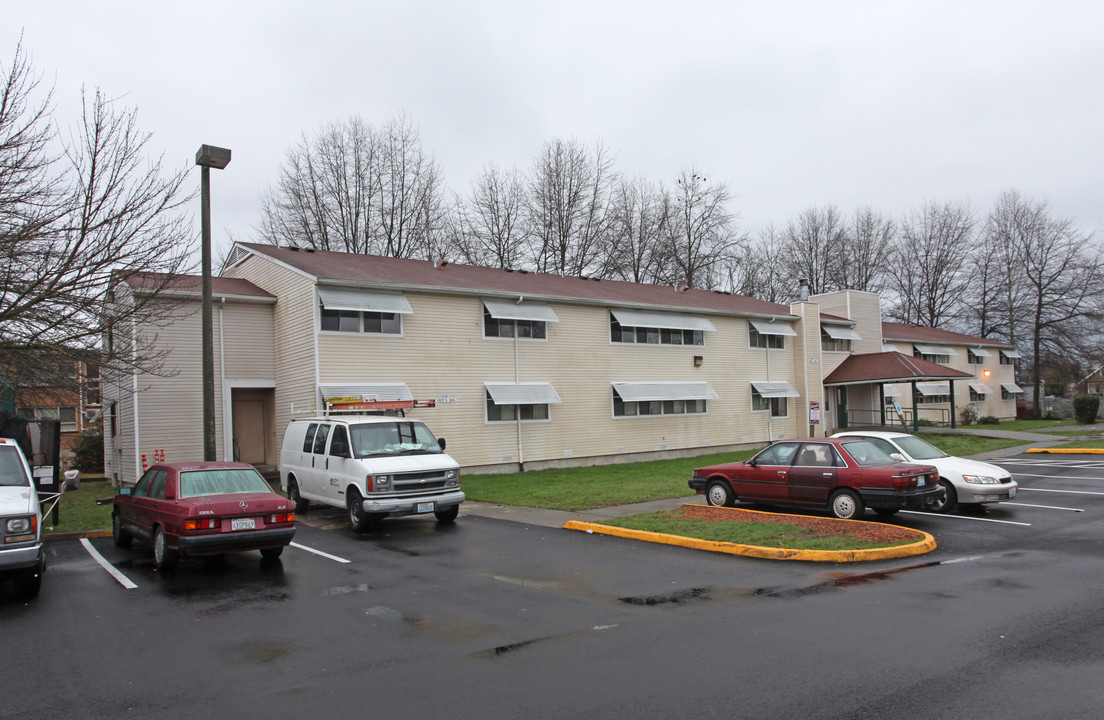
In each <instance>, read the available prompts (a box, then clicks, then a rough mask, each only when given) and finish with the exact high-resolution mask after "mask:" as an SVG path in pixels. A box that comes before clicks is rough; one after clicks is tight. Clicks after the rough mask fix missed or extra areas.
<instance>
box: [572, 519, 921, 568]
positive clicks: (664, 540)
mask: <svg viewBox="0 0 1104 720" xmlns="http://www.w3.org/2000/svg"><path fill="white" fill-rule="evenodd" d="M740 509H742V510H743V509H744V508H740ZM746 512H759V513H761V514H763V515H783V516H786V517H796V516H794V515H787V514H786V513H765V512H762V511H759V510H746ZM840 522H864V521H862V520H840ZM564 529H565V530H581V531H583V532H588V533H598V534H599V535H612V536H614V537H620V538H627V539H629V540H642V541H644V542H653V543H659V544H661V545H676V546H678V547H685V548H691V549H693V550H707V551H709V552H720V553H728V554H729V555H743V556H745V557H754V558H762V559H765V560H806V561H812V562H865V561H870V560H892V559H894V558H902V557H910V556H913V555H923V554H925V553H929V552H931V551H932V550H935V548H936V547H937V545H936V542H935V538H934V537H932V536H931V535H929V534H928V533H926V532H924V531H922V530H912V528H906V529H908V530H910V531H912V532H914V533H916V534H917V535H921V536H923V539H922V540H920V541H918V542H914V543H910V544H908V545H898V546H896V547H889V548H872V549H868V550H793V549H790V548H771V547H762V546H761V545H741V544H738V543H727V542H717V541H715V540H698V539H697V538H688V537H683V536H681V535H667V534H666V533H654V532H648V531H646V530H630V529H628V528H620V527H613V526H612V525H601V524H599V523H587V522H580V521H578V520H570V521H568V522H566V523H564Z"/></svg>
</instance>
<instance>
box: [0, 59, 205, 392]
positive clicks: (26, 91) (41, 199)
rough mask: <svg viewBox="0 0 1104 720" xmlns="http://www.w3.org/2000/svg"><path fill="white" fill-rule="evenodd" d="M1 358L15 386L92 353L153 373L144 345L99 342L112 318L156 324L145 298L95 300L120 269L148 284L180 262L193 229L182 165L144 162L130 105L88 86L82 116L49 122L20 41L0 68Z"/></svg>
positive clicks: (46, 97)
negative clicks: (118, 348)
mask: <svg viewBox="0 0 1104 720" xmlns="http://www.w3.org/2000/svg"><path fill="white" fill-rule="evenodd" d="M0 83H2V85H3V88H4V90H3V98H2V99H0V255H2V257H3V258H4V260H5V261H6V262H5V267H4V269H3V270H2V271H0V298H2V302H0V357H2V358H3V360H2V362H3V365H4V371H5V373H6V375H7V381H8V382H10V383H12V384H13V385H16V386H20V385H22V386H24V387H26V386H32V385H40V386H41V385H49V384H54V385H55V386H57V387H64V386H66V385H67V383H68V382H71V381H72V378H69V377H68V373H65V372H62V370H63V369H64V368H63V367H62V365H63V364H58V363H54V364H53V365H52V366H51V365H49V364H47V363H44V362H43V360H42V358H43V357H45V356H48V357H53V358H56V357H59V356H62V357H66V356H67V357H72V358H74V359H81V360H83V359H85V358H87V357H88V353H89V352H90V351H100V352H102V359H101V363H102V365H103V366H104V368H105V370H106V371H108V372H110V371H111V370H112V369H119V368H134V367H139V368H141V369H142V370H145V371H147V372H158V371H159V368H160V360H161V355H160V354H159V353H156V352H153V351H151V350H150V349H149V348H148V347H142V348H134V349H131V351H128V352H126V353H117V352H114V351H113V349H112V348H111V347H104V348H100V344H101V338H102V337H103V335H105V334H110V333H111V332H112V330H113V329H114V328H115V327H116V326H117V325H118V324H120V323H123V322H128V323H129V322H130V321H137V322H143V323H145V324H156V322H157V321H158V318H157V317H155V315H157V314H159V313H160V312H161V311H155V310H154V307H153V306H152V305H151V304H150V302H149V299H150V298H151V296H150V295H146V296H144V297H143V298H136V299H134V301H133V302H131V303H128V304H118V303H111V302H106V301H105V300H106V296H107V293H108V291H109V289H110V288H111V287H112V285H113V283H114V281H115V279H116V278H118V277H119V276H128V275H141V276H145V277H147V278H148V280H147V282H146V286H147V287H148V288H149V289H150V290H152V291H153V292H154V294H155V293H156V291H157V289H158V284H159V283H164V282H168V281H169V278H170V277H171V275H172V274H175V273H179V272H182V271H184V270H186V269H187V268H186V264H187V262H188V256H189V250H190V246H191V245H192V244H193V240H194V238H193V236H192V234H191V231H190V223H189V222H188V220H189V218H188V217H187V216H186V214H184V213H183V212H182V207H183V205H184V204H185V203H186V202H187V201H188V200H189V199H190V195H189V194H188V193H187V192H185V190H184V182H185V179H186V178H187V177H188V168H187V167H185V168H182V169H180V170H177V171H175V172H165V171H164V169H163V167H162V161H161V160H160V159H156V158H155V159H152V160H151V159H150V158H149V157H148V155H147V145H148V143H149V139H150V135H149V134H148V133H144V132H142V131H141V130H140V129H139V127H138V124H137V114H136V111H134V110H132V109H129V110H128V109H123V108H117V107H116V105H115V103H114V102H113V101H112V100H110V99H108V98H107V97H105V96H104V94H103V93H102V92H100V91H96V92H95V94H94V95H93V97H92V98H91V99H89V98H87V97H83V98H82V101H83V102H82V108H83V116H82V118H81V122H80V123H79V124H78V125H77V126H76V128H75V129H74V130H73V131H72V132H70V133H68V134H65V135H63V134H62V132H61V131H60V130H59V129H58V128H57V127H56V125H55V124H54V123H53V108H52V105H51V95H52V93H51V92H49V91H46V92H44V93H43V96H42V97H41V99H37V100H36V93H37V92H38V90H39V78H38V77H37V76H36V75H35V74H34V71H33V69H32V67H31V65H30V62H29V60H28V58H27V55H26V53H25V51H24V50H23V47H22V44H20V45H19V46H17V48H16V51H15V56H14V60H13V62H12V64H11V66H10V67H9V68H4V67H3V66H0Z"/></svg>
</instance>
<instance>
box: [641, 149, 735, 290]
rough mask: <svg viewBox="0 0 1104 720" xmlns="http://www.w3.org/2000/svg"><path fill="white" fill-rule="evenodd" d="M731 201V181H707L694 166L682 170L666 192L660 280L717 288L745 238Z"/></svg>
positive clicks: (674, 283) (675, 283) (676, 283)
mask: <svg viewBox="0 0 1104 720" xmlns="http://www.w3.org/2000/svg"><path fill="white" fill-rule="evenodd" d="M731 201H732V191H731V190H729V188H728V185H727V184H725V183H723V182H709V180H707V179H706V178H705V177H703V176H701V175H700V174H698V172H697V170H695V169H694V168H690V169H688V170H683V171H682V172H681V173H680V174H679V177H678V178H677V179H676V181H675V186H674V187H673V188H671V189H670V191H669V192H668V193H667V209H666V212H665V213H664V219H665V222H664V225H663V245H664V259H665V261H666V267H665V268H664V269H663V270H662V271H661V274H660V279H661V280H663V281H665V282H668V283H671V284H673V285H689V286H690V287H697V288H705V289H713V288H716V287H719V285H720V283H721V281H722V277H721V275H722V273H721V268H722V266H723V264H724V263H725V262H726V261H728V260H730V259H731V258H732V257H734V256H735V255H736V253H737V252H738V249H739V247H740V246H741V245H742V244H743V243H744V242H745V240H744V238H743V237H741V236H740V235H738V234H737V232H736V228H735V223H736V215H735V213H733V212H732V210H731V209H730V208H729V204H730V203H731Z"/></svg>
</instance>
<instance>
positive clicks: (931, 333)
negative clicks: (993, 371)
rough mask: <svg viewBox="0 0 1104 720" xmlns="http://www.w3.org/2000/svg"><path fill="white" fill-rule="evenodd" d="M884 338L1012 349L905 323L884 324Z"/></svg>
mask: <svg viewBox="0 0 1104 720" xmlns="http://www.w3.org/2000/svg"><path fill="white" fill-rule="evenodd" d="M882 338H883V339H884V340H887V341H893V340H902V341H904V342H919V343H925V342H928V343H936V344H939V345H988V346H991V347H1006V348H1011V347H1013V345H1012V344H1011V343H1006V342H1003V341H1001V340H993V339H991V338H982V337H977V336H975V335H963V334H962V333H956V332H951V331H950V330H941V329H940V328H933V327H922V326H919V325H905V324H903V323H893V322H883V323H882Z"/></svg>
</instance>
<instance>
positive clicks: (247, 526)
mask: <svg viewBox="0 0 1104 720" xmlns="http://www.w3.org/2000/svg"><path fill="white" fill-rule="evenodd" d="M256 527H257V524H256V523H255V522H254V521H253V518H234V519H233V520H231V521H230V529H231V530H253V529H255V528H256Z"/></svg>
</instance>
